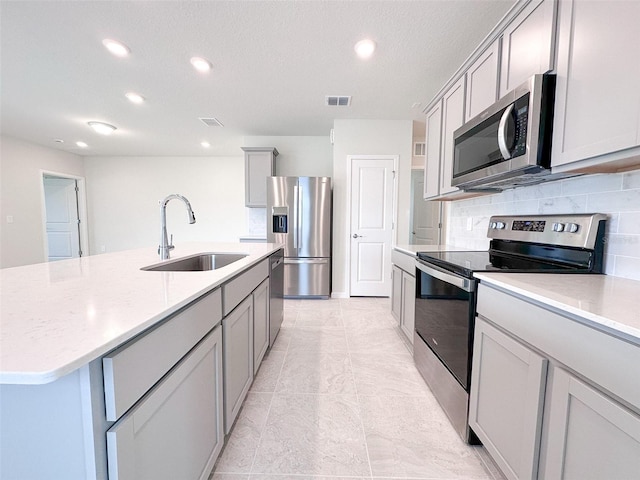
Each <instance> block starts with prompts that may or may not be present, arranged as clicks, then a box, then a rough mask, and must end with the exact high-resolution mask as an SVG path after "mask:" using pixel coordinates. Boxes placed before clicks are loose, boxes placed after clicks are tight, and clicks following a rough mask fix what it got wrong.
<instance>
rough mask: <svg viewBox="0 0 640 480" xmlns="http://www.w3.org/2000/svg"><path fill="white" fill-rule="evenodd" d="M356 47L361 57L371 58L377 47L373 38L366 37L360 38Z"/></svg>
mask: <svg viewBox="0 0 640 480" xmlns="http://www.w3.org/2000/svg"><path fill="white" fill-rule="evenodd" d="M354 49H355V51H356V53H357V54H358V56H359V57H360V58H369V57H371V55H373V52H374V51H375V49H376V44H375V42H374V41H373V40H369V39H368V38H365V39H364V40H360V41H359V42H358V43H356V46H355V47H354Z"/></svg>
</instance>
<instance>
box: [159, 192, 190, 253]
mask: <svg viewBox="0 0 640 480" xmlns="http://www.w3.org/2000/svg"><path fill="white" fill-rule="evenodd" d="M173 199H178V200H182V202H183V203H184V204H185V206H186V207H187V214H188V216H189V223H196V216H195V214H194V213H193V209H192V208H191V203H189V200H187V199H186V197H183V196H182V195H180V194H177V193H172V194H171V195H168V196H166V197H165V198H164V199H163V200H161V201H160V229H161V231H160V245H159V246H158V254H159V255H160V258H161V259H162V260H166V259H167V258H169V251H170V250H171V249H173V248H174V247H173V235H172V236H171V242H169V239H168V235H167V203H169V202H170V201H171V200H173Z"/></svg>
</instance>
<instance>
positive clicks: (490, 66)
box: [464, 40, 500, 121]
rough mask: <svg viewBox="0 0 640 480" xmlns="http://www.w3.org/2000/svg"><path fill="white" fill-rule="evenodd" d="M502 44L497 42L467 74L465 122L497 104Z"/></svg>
mask: <svg viewBox="0 0 640 480" xmlns="http://www.w3.org/2000/svg"><path fill="white" fill-rule="evenodd" d="M499 47H500V42H499V41H498V40H496V41H495V42H494V43H493V45H491V46H490V47H489V48H488V49H487V50H486V51H485V52H484V53H483V54H482V55H480V57H479V58H478V59H477V60H476V61H475V62H474V63H473V65H471V66H470V67H469V70H467V73H466V74H465V75H466V76H467V99H466V101H467V107H466V109H465V115H464V117H465V121H468V120H470V119H472V118H473V117H475V116H476V115H478V114H479V113H481V112H482V111H483V110H484V109H485V108H489V107H490V106H491V105H493V104H494V103H495V101H496V100H497V96H498V73H499V72H498V65H500V62H499V57H500V48H499Z"/></svg>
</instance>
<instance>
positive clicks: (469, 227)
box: [467, 217, 473, 231]
mask: <svg viewBox="0 0 640 480" xmlns="http://www.w3.org/2000/svg"><path fill="white" fill-rule="evenodd" d="M467 230H469V231H471V230H473V217H468V218H467Z"/></svg>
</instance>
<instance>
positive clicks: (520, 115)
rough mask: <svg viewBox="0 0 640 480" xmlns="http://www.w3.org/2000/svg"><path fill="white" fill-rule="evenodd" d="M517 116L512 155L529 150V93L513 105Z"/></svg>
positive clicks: (518, 154)
mask: <svg viewBox="0 0 640 480" xmlns="http://www.w3.org/2000/svg"><path fill="white" fill-rule="evenodd" d="M513 111H514V116H515V138H514V145H513V152H512V154H511V157H512V158H513V157H519V156H520V155H524V154H525V153H526V152H527V123H528V120H529V94H528V93H527V94H526V95H524V96H523V97H520V98H519V99H517V100H516V101H515V103H514V105H513Z"/></svg>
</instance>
